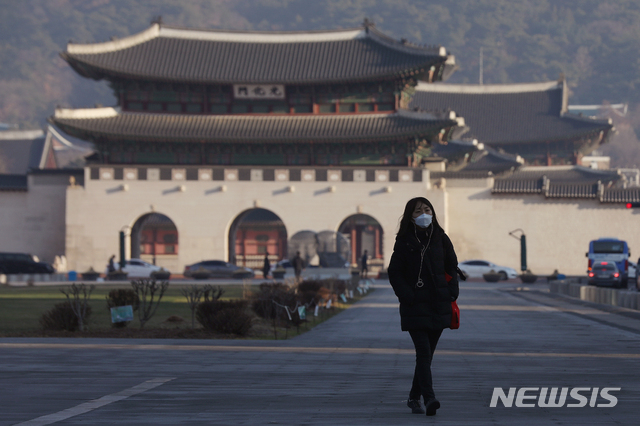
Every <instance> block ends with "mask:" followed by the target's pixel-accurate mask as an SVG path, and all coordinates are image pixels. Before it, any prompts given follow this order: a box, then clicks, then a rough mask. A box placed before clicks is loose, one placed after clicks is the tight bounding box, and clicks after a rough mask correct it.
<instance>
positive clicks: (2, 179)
mask: <svg viewBox="0 0 640 426" xmlns="http://www.w3.org/2000/svg"><path fill="white" fill-rule="evenodd" d="M26 190H27V175H26V174H24V175H3V174H0V191H26Z"/></svg>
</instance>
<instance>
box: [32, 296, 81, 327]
mask: <svg viewBox="0 0 640 426" xmlns="http://www.w3.org/2000/svg"><path fill="white" fill-rule="evenodd" d="M90 315H91V306H89V305H87V310H86V313H85V320H86V319H88V318H89V316H90ZM40 325H41V326H42V328H43V329H45V330H66V331H76V330H78V329H79V328H80V323H79V322H78V316H77V315H76V314H75V312H74V311H73V309H72V308H71V303H70V302H68V301H67V302H62V303H58V304H56V305H55V306H54V307H53V308H52V309H51V310H50V311H49V312H46V313H44V314H43V315H42V317H40Z"/></svg>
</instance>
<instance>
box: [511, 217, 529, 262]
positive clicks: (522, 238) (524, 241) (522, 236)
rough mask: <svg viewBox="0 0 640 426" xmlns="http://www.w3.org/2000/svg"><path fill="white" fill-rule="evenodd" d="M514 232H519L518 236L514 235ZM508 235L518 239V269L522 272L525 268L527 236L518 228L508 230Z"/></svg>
mask: <svg viewBox="0 0 640 426" xmlns="http://www.w3.org/2000/svg"><path fill="white" fill-rule="evenodd" d="M516 232H520V236H517V235H515V233H516ZM509 235H510V236H512V237H513V238H515V239H516V240H520V270H521V271H522V273H524V272H525V271H526V270H527V236H526V235H525V234H524V231H523V230H522V229H520V228H518V229H514V230H513V231H511V232H509Z"/></svg>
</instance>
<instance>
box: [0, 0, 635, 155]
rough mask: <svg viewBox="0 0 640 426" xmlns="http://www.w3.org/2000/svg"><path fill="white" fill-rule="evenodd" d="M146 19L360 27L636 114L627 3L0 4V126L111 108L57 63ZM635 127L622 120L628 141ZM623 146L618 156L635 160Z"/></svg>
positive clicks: (474, 70)
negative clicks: (57, 111) (559, 85)
mask: <svg viewBox="0 0 640 426" xmlns="http://www.w3.org/2000/svg"><path fill="white" fill-rule="evenodd" d="M156 16H162V19H163V22H165V23H167V24H170V25H177V26H183V27H195V28H223V29H234V30H282V31H289V30H317V29H337V28H349V27H355V26H358V25H360V24H361V23H362V21H363V19H364V18H365V17H368V18H369V19H370V20H373V21H374V22H375V23H376V25H377V27H378V28H379V29H380V30H381V31H383V32H385V33H387V34H389V35H390V36H392V37H394V38H397V39H400V38H406V39H408V40H409V41H412V42H415V43H424V44H440V45H443V46H445V47H446V48H447V49H448V50H449V51H450V52H451V53H453V54H454V55H455V56H456V59H457V61H458V63H459V64H460V69H459V70H458V71H457V72H456V73H455V74H454V75H453V77H452V78H451V79H450V82H451V83H477V82H478V80H479V75H480V70H479V58H480V49H481V48H482V52H483V70H482V75H483V82H484V83H485V84H491V83H520V82H533V81H546V80H554V79H557V78H558V76H559V75H560V74H564V75H565V76H566V78H567V80H568V82H569V84H570V87H571V89H572V95H571V98H570V102H571V103H573V104H600V103H602V102H611V103H620V102H627V103H629V105H630V111H631V115H633V114H634V112H635V111H638V108H637V106H638V104H640V72H639V71H640V65H639V63H638V57H639V56H640V55H639V53H640V2H637V1H635V0H600V1H597V0H563V1H559V0H558V1H550V0H547V1H540V0H431V1H428V2H427V1H419V0H350V1H345V0H318V1H313V2H312V1H309V0H255V1H251V0H233V1H232V0H183V1H175V0H173V1H170V0H2V1H0V63H2V67H0V122H5V123H13V124H17V125H19V126H20V127H22V128H37V127H40V126H42V125H43V124H44V123H45V121H46V117H48V116H49V115H51V114H52V112H53V110H54V108H55V106H56V105H66V106H72V107H81V106H92V105H94V104H95V103H99V104H103V105H112V104H113V103H114V99H113V96H112V95H111V91H110V89H109V88H108V86H107V85H106V84H105V83H104V82H94V81H88V80H86V79H83V78H80V77H78V76H77V75H75V74H74V73H73V71H71V69H70V68H69V67H68V66H67V65H66V63H65V62H64V61H63V60H62V59H61V58H60V57H59V52H61V51H62V50H64V49H65V46H66V43H67V42H68V41H69V40H73V41H75V42H80V43H84V42H99V41H106V40H109V38H110V37H112V36H115V37H124V36H127V35H130V34H134V33H137V32H140V31H142V30H144V29H146V28H147V27H148V26H149V22H150V21H151V20H152V19H153V18H154V17H156ZM639 121H640V120H637V119H633V118H629V119H628V120H627V122H628V123H630V124H629V125H630V126H632V127H633V128H634V129H635V132H636V133H639V130H640V129H639V127H638V124H637V123H638V122H639ZM632 130H633V129H632ZM625 132H626V133H625V134H628V133H629V132H627V131H626V130H625ZM631 133H633V132H631ZM627 139H629V138H625V140H627ZM631 139H633V140H635V142H625V145H628V144H629V143H631V145H629V149H630V150H631V151H634V150H637V148H636V145H633V143H636V144H637V139H635V136H634V137H633V138H631ZM631 139H629V140H631ZM626 157H627V156H626V155H622V156H620V158H621V159H622V161H624V159H625V158H626Z"/></svg>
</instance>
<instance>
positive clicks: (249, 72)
mask: <svg viewBox="0 0 640 426" xmlns="http://www.w3.org/2000/svg"><path fill="white" fill-rule="evenodd" d="M61 56H62V57H63V59H65V60H66V61H67V62H68V63H69V64H70V65H71V66H72V67H73V68H74V69H75V70H76V71H77V72H78V73H79V74H81V75H83V76H85V77H90V78H94V79H103V78H106V79H114V78H115V79H117V78H123V79H144V80H147V81H148V80H152V81H165V82H183V83H212V84H214V83H217V84H231V83H236V84H251V83H254V84H266V83H289V84H295V83H333V82H339V83H342V82H360V81H373V80H380V79H391V78H403V77H410V76H414V75H428V73H429V70H430V69H431V67H435V68H437V70H435V71H436V76H435V79H436V80H438V79H440V78H442V75H443V74H448V73H449V72H450V71H451V69H452V68H455V59H454V58H453V56H448V55H447V52H446V49H445V48H444V47H441V46H418V45H414V44H411V43H407V42H406V41H404V40H402V41H397V40H394V39H392V38H390V37H388V36H386V35H384V34H383V33H381V32H379V31H378V30H376V29H375V27H374V26H373V25H372V24H369V23H365V25H364V26H363V27H360V28H355V29H349V30H338V31H316V32H289V33H284V32H276V33H274V32H237V31H220V30H194V29H183V28H177V27H170V26H166V25H161V24H158V23H155V24H153V25H152V26H151V27H150V28H148V29H147V30H145V31H143V32H141V33H138V34H135V35H132V36H129V37H125V38H123V39H118V40H112V41H108V42H104V43H92V44H75V43H69V44H68V45H67V49H66V50H65V51H64V52H62V53H61ZM445 63H446V65H445ZM445 68H448V71H447V70H445ZM438 77H440V78H438Z"/></svg>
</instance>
